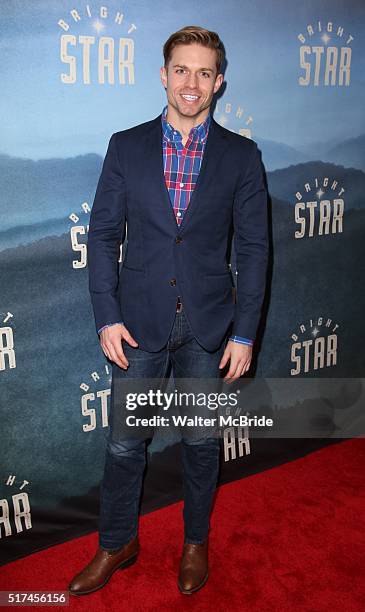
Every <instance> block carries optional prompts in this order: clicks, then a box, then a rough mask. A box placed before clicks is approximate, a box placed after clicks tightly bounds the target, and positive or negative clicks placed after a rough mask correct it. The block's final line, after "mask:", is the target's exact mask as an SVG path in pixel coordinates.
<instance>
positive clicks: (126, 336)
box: [122, 327, 138, 346]
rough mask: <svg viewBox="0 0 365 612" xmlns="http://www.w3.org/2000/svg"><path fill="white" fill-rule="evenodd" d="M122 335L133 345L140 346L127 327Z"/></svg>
mask: <svg viewBox="0 0 365 612" xmlns="http://www.w3.org/2000/svg"><path fill="white" fill-rule="evenodd" d="M122 336H123V340H126V341H127V342H128V344H130V345H131V346H138V342H137V340H135V339H134V338H133V336H131V334H130V333H129V331H128V329H127V328H126V327H125V328H124V330H123V331H122Z"/></svg>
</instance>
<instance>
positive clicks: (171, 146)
mask: <svg viewBox="0 0 365 612" xmlns="http://www.w3.org/2000/svg"><path fill="white" fill-rule="evenodd" d="M166 116H167V106H165V107H164V109H163V111H162V114H161V123H162V152H163V163H164V174H165V182H166V187H167V190H168V192H169V196H170V202H171V205H172V208H173V211H174V213H175V219H176V223H177V225H178V226H180V224H181V222H182V220H183V218H184V214H185V212H186V210H187V209H188V206H189V202H190V198H191V194H192V193H193V191H194V187H195V184H196V181H197V179H198V176H199V172H200V166H201V162H202V159H203V154H204V149H205V144H206V141H207V138H208V132H209V126H210V121H211V115H210V113H209V114H208V116H207V118H206V119H205V121H203V123H200V124H199V125H196V126H195V127H193V128H191V130H190V133H189V136H188V139H187V141H186V143H185V145H183V143H182V135H181V134H180V132H179V131H178V130H175V129H174V128H173V127H172V125H171V124H170V123H169V122H168V121H167V119H166ZM119 323H122V321H119ZM109 325H114V323H110V324H108V325H104V326H103V327H102V328H101V329H99V332H98V333H100V332H101V330H102V329H104V327H109ZM230 340H233V341H234V342H238V343H239V344H249V345H252V344H253V340H251V339H249V338H242V337H241V336H231V337H230Z"/></svg>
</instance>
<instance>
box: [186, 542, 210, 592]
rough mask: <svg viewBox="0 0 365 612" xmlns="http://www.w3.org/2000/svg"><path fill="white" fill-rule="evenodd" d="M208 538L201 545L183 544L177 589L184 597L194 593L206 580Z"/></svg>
mask: <svg viewBox="0 0 365 612" xmlns="http://www.w3.org/2000/svg"><path fill="white" fill-rule="evenodd" d="M208 575H209V574H208V538H207V539H206V540H205V541H204V542H203V544H184V548H183V553H182V557H181V561H180V571H179V579H178V587H179V590H180V592H181V593H184V595H190V594H191V593H195V592H196V591H198V590H199V589H201V588H202V586H204V585H205V583H206V581H207V580H208Z"/></svg>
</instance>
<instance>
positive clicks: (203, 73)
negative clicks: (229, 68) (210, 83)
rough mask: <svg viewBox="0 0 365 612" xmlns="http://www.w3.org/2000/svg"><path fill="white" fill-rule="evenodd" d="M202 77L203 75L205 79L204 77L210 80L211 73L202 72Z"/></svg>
mask: <svg viewBox="0 0 365 612" xmlns="http://www.w3.org/2000/svg"><path fill="white" fill-rule="evenodd" d="M202 75H203V77H204V78H205V79H206V78H208V79H209V77H210V73H209V72H205V71H203V72H202Z"/></svg>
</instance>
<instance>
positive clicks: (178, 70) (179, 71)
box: [175, 68, 184, 74]
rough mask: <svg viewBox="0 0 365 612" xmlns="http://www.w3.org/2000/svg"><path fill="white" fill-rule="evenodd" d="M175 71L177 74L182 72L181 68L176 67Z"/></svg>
mask: <svg viewBox="0 0 365 612" xmlns="http://www.w3.org/2000/svg"><path fill="white" fill-rule="evenodd" d="M175 72H177V73H178V74H181V73H182V72H184V69H183V68H176V70H175Z"/></svg>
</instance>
